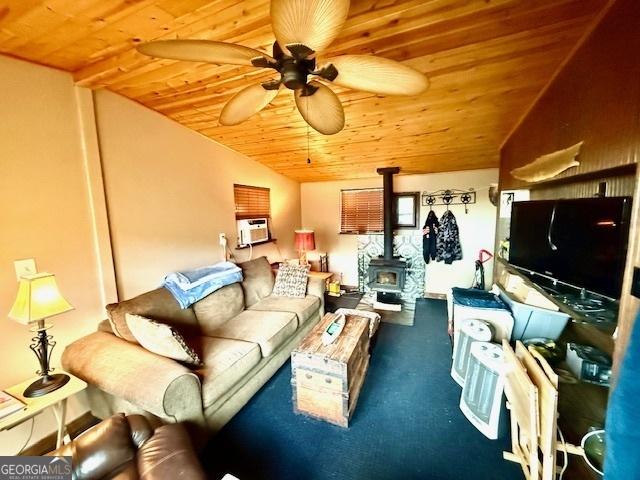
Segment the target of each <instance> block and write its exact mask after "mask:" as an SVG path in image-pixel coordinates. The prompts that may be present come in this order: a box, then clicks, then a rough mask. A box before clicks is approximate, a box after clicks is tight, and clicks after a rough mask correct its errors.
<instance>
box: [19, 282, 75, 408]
mask: <svg viewBox="0 0 640 480" xmlns="http://www.w3.org/2000/svg"><path fill="white" fill-rule="evenodd" d="M69 310H73V307H72V306H71V305H70V304H69V302H67V301H66V300H65V299H64V297H63V296H62V295H61V294H60V290H58V285H57V284H56V279H55V276H54V275H53V274H52V273H44V272H43V273H37V274H34V275H24V276H22V277H20V281H19V284H18V295H17V296H16V301H15V302H14V303H13V307H11V311H10V312H9V318H11V319H12V320H15V321H16V322H18V323H22V324H23V325H29V326H30V327H31V328H30V330H31V331H32V332H35V333H36V334H37V335H36V336H35V337H33V338H32V339H31V340H32V342H33V343H32V344H31V345H29V348H31V350H33V353H35V355H36V357H38V361H39V362H40V370H39V371H38V372H37V373H38V375H40V378H39V379H38V380H36V381H35V382H33V383H32V384H31V385H29V386H28V387H27V389H26V390H25V391H24V396H25V397H28V398H32V397H40V396H42V395H46V394H47V393H49V392H53V391H54V390H57V389H58V388H60V387H62V386H63V385H65V384H66V383H67V382H68V381H69V376H68V375H65V374H61V373H58V374H53V375H52V374H50V372H51V371H52V368H51V367H50V366H49V361H50V360H51V352H52V350H53V347H55V345H56V342H54V341H53V336H51V335H48V334H47V329H49V328H51V326H52V323H50V322H47V319H48V318H50V317H52V316H54V315H58V314H60V313H64V312H68V311H69Z"/></svg>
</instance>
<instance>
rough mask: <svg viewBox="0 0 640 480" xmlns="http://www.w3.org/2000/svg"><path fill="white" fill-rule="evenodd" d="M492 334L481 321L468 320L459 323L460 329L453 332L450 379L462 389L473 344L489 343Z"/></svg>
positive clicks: (488, 326) (487, 325) (489, 327)
mask: <svg viewBox="0 0 640 480" xmlns="http://www.w3.org/2000/svg"><path fill="white" fill-rule="evenodd" d="M492 335H493V332H492V330H491V326H490V325H489V324H488V323H487V322H484V321H482V320H477V319H475V318H468V319H465V320H462V321H461V322H460V328H459V329H458V330H455V331H454V337H453V362H452V363H451V377H453V379H454V380H455V381H456V382H457V383H458V385H460V386H461V387H464V379H465V377H466V375H467V366H468V365H469V354H470V352H471V344H472V343H473V342H478V341H479V342H490V341H491V337H492Z"/></svg>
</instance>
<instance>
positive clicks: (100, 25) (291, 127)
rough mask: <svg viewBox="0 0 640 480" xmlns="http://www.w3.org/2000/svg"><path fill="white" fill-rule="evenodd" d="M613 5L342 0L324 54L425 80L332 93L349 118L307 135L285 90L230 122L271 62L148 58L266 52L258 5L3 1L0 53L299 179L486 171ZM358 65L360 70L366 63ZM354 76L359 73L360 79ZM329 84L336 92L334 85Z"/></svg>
mask: <svg viewBox="0 0 640 480" xmlns="http://www.w3.org/2000/svg"><path fill="white" fill-rule="evenodd" d="M608 3H609V0H352V2H351V8H350V11H349V17H348V19H347V22H346V24H345V26H344V29H343V31H342V33H341V34H340V36H339V37H338V39H337V40H336V41H334V43H333V44H332V45H331V46H330V47H329V48H328V50H327V51H326V52H324V55H326V56H335V55H340V54H346V53H351V54H369V53H373V54H376V55H380V56H383V57H387V58H391V59H394V60H398V61H402V62H404V63H406V64H407V65H410V66H412V67H414V68H416V69H418V70H420V71H421V72H424V73H425V74H426V75H427V76H428V77H429V79H430V81H431V87H430V88H429V90H428V91H426V92H425V93H423V94H421V95H419V96H417V97H383V96H379V95H374V94H370V93H362V92H355V91H352V90H346V89H343V88H334V90H335V91H336V93H338V96H339V97H340V99H341V101H342V103H343V105H344V110H345V116H346V126H345V128H344V130H343V131H341V132H340V133H338V134H336V135H331V136H323V135H321V134H319V133H317V132H315V131H314V130H311V131H310V133H309V147H310V151H311V153H310V158H311V163H310V164H309V163H307V127H306V123H305V122H304V121H303V120H302V118H301V117H300V115H299V113H298V112H297V111H296V109H295V105H294V102H293V96H292V93H291V92H290V91H288V90H286V91H284V92H283V93H281V94H280V95H279V96H278V97H277V98H276V100H275V101H274V102H273V103H272V104H271V105H270V106H268V107H267V108H266V109H265V110H263V111H262V112H260V113H259V114H257V115H255V116H254V117H252V118H251V119H250V120H248V121H247V122H245V123H243V124H241V125H238V126H233V127H223V126H220V125H218V116H219V114H220V111H221V109H222V106H223V105H224V103H225V102H226V101H227V100H228V99H229V98H230V97H231V96H232V95H233V94H234V93H236V92H237V91H238V90H239V89H241V88H242V87H244V86H247V85H248V84H250V83H252V82H253V83H256V82H260V81H264V80H268V79H270V78H273V77H274V72H273V70H263V69H254V68H251V67H238V66H228V65H226V66H217V65H211V64H203V63H190V62H178V61H172V60H154V59H151V58H148V57H145V56H143V55H141V54H139V53H138V52H137V51H136V50H135V49H134V47H135V45H136V44H137V43H139V42H144V41H148V40H152V39H172V38H182V39H187V38H194V39H210V40H219V41H227V42H237V43H241V44H243V45H246V46H249V47H253V48H257V49H260V50H263V51H265V52H267V53H271V48H272V44H273V42H274V36H273V33H272V31H271V25H270V18H269V1H268V0H245V1H239V0H213V1H212V0H183V1H176V0H46V1H42V0H9V1H8V2H7V1H4V2H1V3H0V53H4V54H7V55H11V56H14V57H18V58H22V59H26V60H30V61H33V62H36V63H39V64H43V65H48V66H51V67H55V68H59V69H62V70H66V71H69V72H72V73H73V76H74V79H75V80H76V82H77V83H78V84H79V85H81V86H86V87H90V88H107V89H109V90H111V91H114V92H116V93H119V94H121V95H124V96H125V97H128V98H130V99H132V100H135V101H136V102H139V103H141V104H143V105H145V106H147V107H149V108H151V109H153V110H156V111H158V112H160V113H162V114H164V115H166V116H168V117H170V118H172V119H174V120H175V121H177V122H179V123H181V124H183V125H185V126H186V127H189V128H191V129H193V130H196V131H198V132H200V133H202V134H203V135H206V136H208V137H210V138H212V139H214V140H216V141H219V142H221V143H223V144H225V145H227V146H229V147H231V148H233V149H235V150H238V151H240V152H242V153H245V154H246V155H248V156H250V157H252V158H254V159H255V160H257V161H259V162H262V163H263V164H265V165H268V166H269V167H271V168H273V169H274V170H276V171H278V172H280V173H282V174H284V175H287V176H289V177H291V178H294V179H297V180H299V181H319V180H333V179H350V178H359V177H370V176H373V175H375V168H376V167H381V166H400V167H401V170H402V173H428V172H440V171H452V170H463V169H475V168H485V167H495V166H497V165H498V150H499V147H500V145H501V143H502V142H503V141H504V139H505V137H506V136H507V135H508V133H509V131H510V130H511V129H512V128H513V127H514V125H515V124H516V123H517V122H518V120H519V119H520V118H521V117H522V115H523V114H524V113H525V112H526V110H527V108H528V107H529V106H530V105H531V103H532V102H533V101H534V99H535V97H536V96H537V95H538V94H539V92H540V91H541V90H542V89H543V87H544V86H545V85H546V83H547V82H548V81H549V79H550V78H551V77H552V75H553V73H554V72H555V71H556V70H557V69H558V67H559V66H560V65H561V63H562V62H563V60H565V59H566V58H567V56H568V55H569V54H570V52H571V50H572V49H573V48H574V47H575V45H576V44H577V42H578V41H579V39H580V38H581V37H582V36H583V35H584V34H585V33H586V32H587V31H588V30H589V28H590V27H591V26H592V25H593V23H594V22H595V21H596V18H597V17H598V14H599V13H600V12H601V11H602V10H603V8H604V7H605V6H606V4H608ZM365 73H366V72H365ZM365 73H363V74H365ZM332 88H333V87H332Z"/></svg>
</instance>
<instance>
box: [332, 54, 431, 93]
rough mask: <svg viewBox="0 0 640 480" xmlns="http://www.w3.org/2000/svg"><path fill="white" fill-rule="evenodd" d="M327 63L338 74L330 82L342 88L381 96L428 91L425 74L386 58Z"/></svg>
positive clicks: (353, 57)
mask: <svg viewBox="0 0 640 480" xmlns="http://www.w3.org/2000/svg"><path fill="white" fill-rule="evenodd" d="M326 64H327V65H329V64H331V65H333V66H334V67H335V68H336V70H337V71H338V75H337V76H336V77H335V78H334V79H333V83H335V84H336V85H340V86H341V87H347V88H352V89H354V90H362V91H364V92H372V93H379V94H382V95H418V94H420V93H422V92H424V91H425V90H426V89H427V88H429V79H428V78H427V77H426V76H425V75H423V74H422V73H420V72H419V71H417V70H415V69H413V68H411V67H408V66H407V65H403V64H402V63H400V62H396V61H394V60H389V59H388V58H383V57H375V56H373V55H341V56H339V57H335V58H331V59H329V60H327V61H326ZM326 68H327V67H325V69H326ZM322 70H324V69H321V70H320V71H322Z"/></svg>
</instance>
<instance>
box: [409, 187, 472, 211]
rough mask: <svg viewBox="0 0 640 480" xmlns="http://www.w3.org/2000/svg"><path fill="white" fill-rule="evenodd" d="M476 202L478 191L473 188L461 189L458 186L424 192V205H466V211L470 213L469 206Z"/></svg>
mask: <svg viewBox="0 0 640 480" xmlns="http://www.w3.org/2000/svg"><path fill="white" fill-rule="evenodd" d="M471 203H476V192H475V190H474V189H473V188H470V189H468V190H459V189H456V188H452V189H449V188H448V189H443V190H436V191H433V192H422V205H423V206H428V207H433V206H434V205H446V206H447V209H448V208H449V205H464V213H468V212H469V209H468V208H467V206H468V205H469V204H471Z"/></svg>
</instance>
